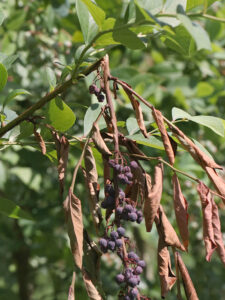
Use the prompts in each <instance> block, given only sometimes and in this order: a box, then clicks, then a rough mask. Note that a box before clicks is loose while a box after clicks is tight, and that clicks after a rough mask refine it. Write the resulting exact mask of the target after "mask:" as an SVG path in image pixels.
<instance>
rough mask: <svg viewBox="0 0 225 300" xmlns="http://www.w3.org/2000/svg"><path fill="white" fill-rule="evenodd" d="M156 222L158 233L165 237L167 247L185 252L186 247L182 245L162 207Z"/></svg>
mask: <svg viewBox="0 0 225 300" xmlns="http://www.w3.org/2000/svg"><path fill="white" fill-rule="evenodd" d="M155 221H156V226H157V230H158V233H159V234H160V235H161V236H162V237H163V240H164V242H165V243H166V245H167V246H172V247H176V248H178V249H180V250H182V251H185V248H184V246H183V245H182V244H181V242H180V240H179V238H178V236H177V234H176V231H175V230H174V228H173V226H172V225H171V224H170V222H169V220H168V219H167V216H166V214H165V213H164V210H163V208H162V206H161V205H160V206H159V209H158V214H157V218H156V220H155Z"/></svg>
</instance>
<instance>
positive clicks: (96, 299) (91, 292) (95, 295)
mask: <svg viewBox="0 0 225 300" xmlns="http://www.w3.org/2000/svg"><path fill="white" fill-rule="evenodd" d="M82 273H83V281H84V284H85V287H86V291H87V294H88V297H89V298H90V299H91V300H102V297H101V296H100V294H99V292H98V290H97V289H96V287H95V285H94V284H93V283H92V281H91V279H90V276H89V275H88V273H87V272H86V271H85V270H84V269H83V270H82Z"/></svg>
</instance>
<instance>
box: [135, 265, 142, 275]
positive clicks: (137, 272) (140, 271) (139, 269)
mask: <svg viewBox="0 0 225 300" xmlns="http://www.w3.org/2000/svg"><path fill="white" fill-rule="evenodd" d="M142 272H143V269H142V267H140V266H137V267H136V269H135V274H137V275H140V274H141V273H142Z"/></svg>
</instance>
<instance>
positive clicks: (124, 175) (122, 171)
mask: <svg viewBox="0 0 225 300" xmlns="http://www.w3.org/2000/svg"><path fill="white" fill-rule="evenodd" d="M135 163H136V162H135ZM109 165H110V167H112V168H113V169H115V170H116V171H117V173H118V175H117V177H118V179H119V181H120V182H121V183H122V184H131V183H132V178H133V174H132V173H131V168H130V167H129V166H122V165H121V164H117V163H116V162H115V160H114V159H110V160H109Z"/></svg>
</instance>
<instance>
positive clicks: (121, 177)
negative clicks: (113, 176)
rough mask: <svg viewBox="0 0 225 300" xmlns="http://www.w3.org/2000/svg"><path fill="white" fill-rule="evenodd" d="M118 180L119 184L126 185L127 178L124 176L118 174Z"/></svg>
mask: <svg viewBox="0 0 225 300" xmlns="http://www.w3.org/2000/svg"><path fill="white" fill-rule="evenodd" d="M118 179H119V180H120V182H121V183H123V184H126V181H127V177H126V176H125V175H124V174H119V175H118Z"/></svg>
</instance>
